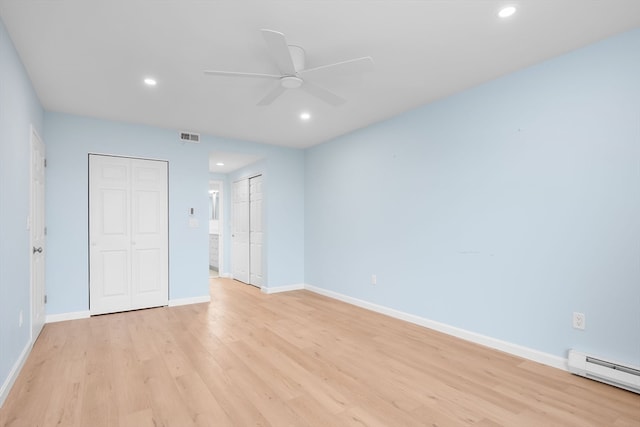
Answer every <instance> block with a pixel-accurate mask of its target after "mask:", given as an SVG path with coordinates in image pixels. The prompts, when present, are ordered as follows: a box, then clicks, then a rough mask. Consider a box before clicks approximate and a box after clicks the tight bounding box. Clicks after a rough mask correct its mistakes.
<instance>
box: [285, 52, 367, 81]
mask: <svg viewBox="0 0 640 427" xmlns="http://www.w3.org/2000/svg"><path fill="white" fill-rule="evenodd" d="M372 70H373V59H372V58H371V57H370V56H365V57H363V58H357V59H350V60H349V61H343V62H336V63H335V64H329V65H323V66H321V67H315V68H309V69H306V70H302V71H300V72H299V73H298V74H299V75H300V77H304V78H311V79H316V78H322V77H325V76H326V77H332V76H340V75H348V74H359V73H365V72H368V71H372Z"/></svg>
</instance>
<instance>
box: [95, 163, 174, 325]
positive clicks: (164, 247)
mask: <svg viewBox="0 0 640 427" xmlns="http://www.w3.org/2000/svg"><path fill="white" fill-rule="evenodd" d="M167 189H168V184H167V163H166V162H161V161H153V160H141V159H130V158H123V157H112V156H100V155H90V156H89V241H90V247H89V263H90V265H89V277H90V294H89V301H90V312H91V314H103V313H113V312H117V311H126V310H134V309H139V308H147V307H155V306H161V305H166V304H167V303H168V195H167Z"/></svg>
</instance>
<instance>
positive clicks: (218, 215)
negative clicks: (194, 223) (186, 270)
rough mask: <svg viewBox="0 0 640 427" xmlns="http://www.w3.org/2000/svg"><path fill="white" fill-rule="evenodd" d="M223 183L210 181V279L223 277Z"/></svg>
mask: <svg viewBox="0 0 640 427" xmlns="http://www.w3.org/2000/svg"><path fill="white" fill-rule="evenodd" d="M223 184H224V183H223V182H222V181H209V278H215V277H219V276H220V275H221V266H222V265H223V259H222V258H223V256H224V253H223V251H222V247H223V245H222V240H223V239H224V234H223V232H222V231H223V230H224V225H223V224H224V209H223V203H224V197H223V191H224V190H223V188H224V185H223Z"/></svg>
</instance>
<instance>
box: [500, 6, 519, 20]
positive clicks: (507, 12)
mask: <svg viewBox="0 0 640 427" xmlns="http://www.w3.org/2000/svg"><path fill="white" fill-rule="evenodd" d="M514 13H516V8H515V6H506V7H503V8H502V9H500V11H499V12H498V16H499V17H500V18H508V17H510V16H511V15H513V14H514Z"/></svg>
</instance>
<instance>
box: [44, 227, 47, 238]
mask: <svg viewBox="0 0 640 427" xmlns="http://www.w3.org/2000/svg"><path fill="white" fill-rule="evenodd" d="M44 235H45V236H46V235H47V227H45V228H44Z"/></svg>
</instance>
